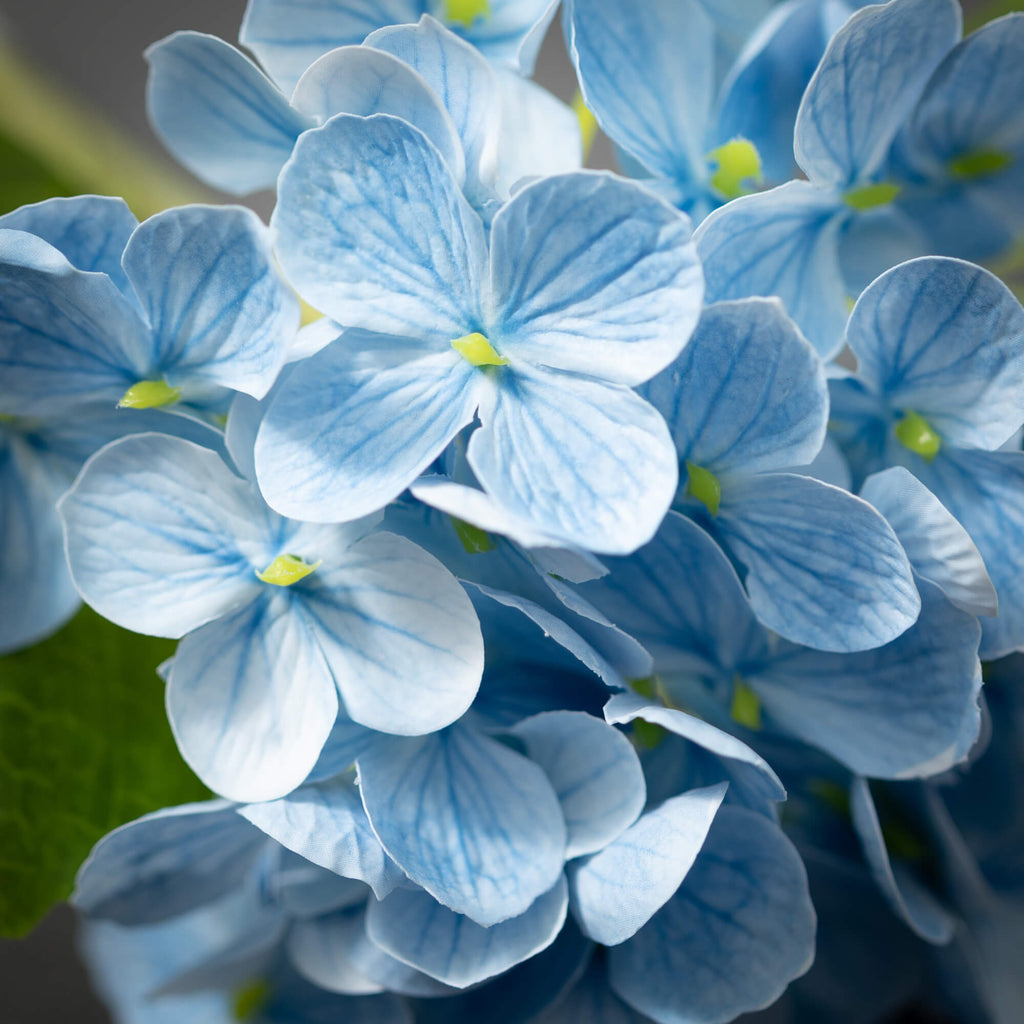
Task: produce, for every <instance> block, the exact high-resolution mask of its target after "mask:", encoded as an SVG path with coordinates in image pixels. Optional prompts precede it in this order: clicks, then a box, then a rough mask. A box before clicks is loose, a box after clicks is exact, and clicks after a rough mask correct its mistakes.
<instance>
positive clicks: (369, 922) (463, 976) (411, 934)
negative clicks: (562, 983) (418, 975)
mask: <svg viewBox="0 0 1024 1024" xmlns="http://www.w3.org/2000/svg"><path fill="white" fill-rule="evenodd" d="M568 905H569V897H568V887H567V886H566V882H565V876H564V875H560V876H559V878H558V881H557V882H556V883H555V884H554V886H553V887H552V888H551V889H550V890H549V891H548V892H546V893H544V894H542V895H541V896H538V897H537V899H536V900H534V902H533V904H532V905H531V906H530V908H529V909H528V910H527V911H526V912H525V913H523V914H520V915H519V916H518V917H513V918H510V919H509V920H507V921H501V922H499V923H498V924H495V925H491V927H489V928H484V927H482V926H481V925H479V924H476V923H475V922H474V921H471V920H468V919H467V918H465V917H462V916H460V915H458V914H455V913H453V912H452V911H451V910H449V909H448V908H447V907H443V906H441V904H440V903H438V902H437V900H435V899H434V898H433V896H431V895H429V894H428V893H425V892H424V891H423V890H422V889H398V890H396V891H395V892H393V893H392V894H391V895H390V896H389V897H388V898H387V899H386V900H384V902H383V903H371V904H370V905H369V907H368V908H367V912H366V932H367V935H368V936H369V937H370V939H371V941H373V942H375V943H376V944H377V945H378V946H380V947H381V949H383V950H384V952H386V953H389V954H390V955H391V956H393V957H396V958H397V959H399V960H401V961H402V962H403V963H407V964H409V965H410V966H412V967H415V968H416V969H417V970H419V971H423V973H424V974H428V975H429V976H430V977H432V978H436V979H437V980H438V981H441V982H444V983H445V984H446V985H452V986H454V987H456V988H465V987H466V986H468V985H475V984H477V983H479V982H481V981H485V980H486V979H487V978H491V977H493V976H494V975H496V974H500V973H502V972H503V971H507V970H508V969H509V968H510V967H514V966H515V965H516V964H518V963H521V962H522V961H523V960H526V959H528V958H529V957H531V956H534V955H535V954H537V953H539V952H540V951H541V950H542V949H546V948H547V947H548V946H549V945H551V943H552V942H553V941H554V940H555V936H557V935H558V933H559V931H560V930H561V928H562V924H563V923H564V922H565V914H566V910H567V908H568Z"/></svg>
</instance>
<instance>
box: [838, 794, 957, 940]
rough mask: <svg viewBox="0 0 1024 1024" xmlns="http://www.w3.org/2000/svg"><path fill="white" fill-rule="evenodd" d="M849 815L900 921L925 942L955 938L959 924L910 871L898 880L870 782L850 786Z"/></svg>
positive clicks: (866, 857)
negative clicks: (955, 930)
mask: <svg viewBox="0 0 1024 1024" xmlns="http://www.w3.org/2000/svg"><path fill="white" fill-rule="evenodd" d="M850 813H851V815H852V817H853V824H854V828H855V829H856V830H857V836H858V838H859V839H860V842H861V847H862V848H863V850H864V857H865V859H866V860H867V862H868V867H869V868H870V869H871V874H872V876H873V877H874V879H875V882H876V883H877V885H878V887H879V888H880V889H881V890H882V894H883V895H884V896H885V898H886V899H887V900H888V901H889V904H890V906H891V907H892V909H893V910H894V911H895V912H896V914H897V915H898V916H899V917H900V919H901V920H902V921H903V922H904V923H905V924H906V925H907V926H908V927H909V928H911V929H912V930H913V931H914V933H915V934H917V935H919V936H920V937H921V938H922V939H924V940H925V941H926V942H934V943H937V944H940V945H941V944H944V943H946V942H949V941H950V939H952V937H953V931H954V929H955V927H956V921H955V920H954V919H953V917H952V916H951V915H950V914H949V913H948V912H947V911H946V910H945V909H943V907H942V906H941V905H940V904H939V902H938V901H937V900H936V899H935V897H934V896H932V894H931V893H930V892H928V890H927V889H925V888H924V887H923V886H922V885H921V884H920V883H919V882H917V881H915V879H914V878H913V877H912V876H911V875H910V874H909V873H908V872H901V877H900V878H899V879H898V878H897V877H896V874H895V873H894V871H893V867H894V865H893V864H891V863H890V861H889V852H888V850H887V849H886V847H885V839H884V837H883V836H882V826H881V824H880V822H879V820H878V812H877V811H876V810H875V802H874V800H873V799H872V797H871V790H870V789H869V788H868V783H867V779H864V778H861V777H860V776H857V777H855V778H854V780H853V782H852V783H851V784H850Z"/></svg>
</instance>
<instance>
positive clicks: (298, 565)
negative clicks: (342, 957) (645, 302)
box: [256, 555, 320, 587]
mask: <svg viewBox="0 0 1024 1024" xmlns="http://www.w3.org/2000/svg"><path fill="white" fill-rule="evenodd" d="M319 567H320V563H319V562H314V563H313V564H312V565H310V564H309V563H308V562H304V561H303V560H302V559H301V558H300V557H299V556H298V555H278V556H277V558H275V559H274V560H273V561H272V562H271V563H270V565H268V566H267V567H266V569H264V570H263V572H258V573H256V576H257V577H258V578H259V579H261V580H263V582H264V583H270V584H273V586H275V587H290V586H291V585H292V584H293V583H298V582H299V580H304V579H305V578H306V577H307V576H308V575H309V574H310V573H311V572H314V571H315V570H316V569H318V568H319Z"/></svg>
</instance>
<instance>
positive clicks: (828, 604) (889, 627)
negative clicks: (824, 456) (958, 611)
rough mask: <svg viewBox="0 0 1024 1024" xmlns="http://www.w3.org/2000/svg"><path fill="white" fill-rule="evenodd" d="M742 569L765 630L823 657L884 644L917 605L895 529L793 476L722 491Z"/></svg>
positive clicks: (727, 537) (728, 538)
mask: <svg viewBox="0 0 1024 1024" xmlns="http://www.w3.org/2000/svg"><path fill="white" fill-rule="evenodd" d="M715 533H716V535H717V536H720V537H721V538H722V540H723V542H724V543H725V544H726V545H727V546H728V548H729V550H730V551H731V552H732V553H733V555H734V556H735V557H736V559H737V560H738V561H739V562H741V563H742V564H743V565H744V566H745V567H746V570H747V575H746V579H745V584H746V588H747V593H748V595H749V597H750V604H751V607H752V608H753V609H754V614H755V615H757V617H758V619H759V620H760V621H761V622H762V623H763V624H764V625H766V626H767V627H768V628H769V629H773V630H774V631H775V632H776V633H778V634H780V635H781V636H784V637H786V638H787V639H789V640H793V641H795V642H796V643H802V644H807V645H808V646H810V647H817V648H819V649H821V650H825V651H862V650H866V649H867V648H870V647H878V646H879V645H880V644H885V643H888V642H889V641H890V640H893V639H894V638H895V637H897V636H899V635H900V634H901V633H902V632H904V630H906V629H907V628H908V627H909V626H910V625H911V624H912V623H913V622H914V620H915V619H916V618H917V614H918V612H919V611H920V607H921V602H920V599H919V597H918V595H917V590H916V589H915V587H914V579H913V573H912V571H911V568H910V563H909V562H908V561H907V556H906V554H905V553H904V551H903V548H902V547H901V546H900V543H899V541H898V540H897V539H896V535H895V534H894V533H893V531H892V527H890V526H889V524H888V523H887V522H886V521H885V519H883V518H882V516H881V515H879V514H878V512H876V511H875V510H874V509H873V508H872V507H871V506H870V505H869V504H868V503H867V502H866V501H862V500H861V499H860V498H855V497H854V496H853V495H852V494H848V493H847V492H846V491H843V490H840V489H839V488H838V487H832V486H830V485H829V484H823V483H822V482H821V481H820V480H814V479H812V478H811V477H807V476H798V475H796V474H793V473H770V474H765V475H764V476H755V477H749V478H746V479H739V478H731V479H729V481H728V485H727V486H725V485H724V484H723V488H722V507H721V511H720V513H719V515H718V518H717V519H716V520H715Z"/></svg>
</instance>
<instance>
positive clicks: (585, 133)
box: [572, 89, 597, 160]
mask: <svg viewBox="0 0 1024 1024" xmlns="http://www.w3.org/2000/svg"><path fill="white" fill-rule="evenodd" d="M572 112H573V113H574V114H575V115H576V120H577V121H579V123H580V136H581V138H582V140H583V159H584V160H586V158H587V157H588V156H589V155H590V151H591V149H593V147H594V139H596V138H597V118H596V117H594V112H593V111H592V110H591V109H590V107H588V106H587V105H586V103H584V101H583V93H581V92H580V90H579V89H577V90H576V95H575V96H573V98H572Z"/></svg>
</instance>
